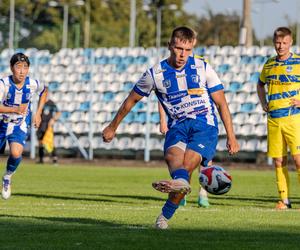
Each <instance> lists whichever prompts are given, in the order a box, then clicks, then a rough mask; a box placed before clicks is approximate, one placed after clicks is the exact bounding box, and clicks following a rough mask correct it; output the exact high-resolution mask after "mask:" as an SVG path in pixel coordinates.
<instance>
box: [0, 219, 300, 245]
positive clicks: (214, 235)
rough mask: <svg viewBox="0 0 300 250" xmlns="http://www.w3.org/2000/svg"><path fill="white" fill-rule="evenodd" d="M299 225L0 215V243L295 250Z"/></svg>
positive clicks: (299, 238) (298, 235)
mask: <svg viewBox="0 0 300 250" xmlns="http://www.w3.org/2000/svg"><path fill="white" fill-rule="evenodd" d="M299 231H300V226H293V227H292V228H291V227H290V226H288V225H286V226H283V227H282V226H281V227H278V226H277V225H276V224H274V225H272V226H270V225H264V226H262V225H260V226H258V227H255V226H254V227H252V228H251V229H247V228H242V229H241V228H238V229H235V228H232V227H227V228H226V227H225V225H224V226H223V227H220V228H216V225H214V226H211V225H199V227H198V228H184V226H182V228H180V229H178V228H177V229H172V228H171V229H170V230H165V231H159V230H155V229H154V228H152V227H150V226H149V225H128V224H126V225H125V224H120V223H116V222H113V221H105V220H97V219H89V218H67V217H38V216H32V217H31V216H12V215H0V243H2V244H1V246H5V248H6V249H77V248H78V249H193V250H194V249H222V250H226V249H230V250H232V249H264V250H268V249H272V250H273V249H276V250H278V249H289V250H292V249H299V241H300V234H299V233H298V232H299Z"/></svg>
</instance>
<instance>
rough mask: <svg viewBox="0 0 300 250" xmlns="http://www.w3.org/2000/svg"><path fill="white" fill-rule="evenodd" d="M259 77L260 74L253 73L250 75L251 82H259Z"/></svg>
mask: <svg viewBox="0 0 300 250" xmlns="http://www.w3.org/2000/svg"><path fill="white" fill-rule="evenodd" d="M259 76H260V73H259V72H253V73H252V74H251V75H250V79H249V82H252V83H257V82H258V80H259Z"/></svg>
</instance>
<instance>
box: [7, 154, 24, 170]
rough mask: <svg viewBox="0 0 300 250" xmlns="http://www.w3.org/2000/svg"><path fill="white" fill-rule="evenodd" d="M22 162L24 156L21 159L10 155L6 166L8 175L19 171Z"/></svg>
mask: <svg viewBox="0 0 300 250" xmlns="http://www.w3.org/2000/svg"><path fill="white" fill-rule="evenodd" d="M21 160H22V156H20V157H19V158H14V157H12V156H11V155H10V156H9V157H8V160H7V165H6V171H7V173H11V174H12V173H14V172H15V171H16V170H17V168H18V166H19V164H20V162H21Z"/></svg>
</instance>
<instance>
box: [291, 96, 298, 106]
mask: <svg viewBox="0 0 300 250" xmlns="http://www.w3.org/2000/svg"><path fill="white" fill-rule="evenodd" d="M291 105H292V106H293V107H296V108H300V100H298V99H295V98H291Z"/></svg>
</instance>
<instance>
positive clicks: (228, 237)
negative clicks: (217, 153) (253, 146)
mask: <svg viewBox="0 0 300 250" xmlns="http://www.w3.org/2000/svg"><path fill="white" fill-rule="evenodd" d="M2 167H3V168H4V163H2ZM230 173H231V175H232V177H233V188H232V190H231V191H230V192H229V193H228V194H226V195H222V196H210V202H211V204H212V206H211V207H210V208H209V209H203V208H198V207H197V204H196V199H197V190H198V183H197V176H196V175H194V176H193V191H192V193H191V195H189V197H188V204H187V206H186V207H182V208H180V209H179V210H178V211H177V212H176V214H175V216H174V217H173V219H172V220H171V221H170V223H169V227H170V229H169V230H166V231H159V230H155V229H154V228H153V224H154V221H155V219H156V217H157V215H158V214H159V213H160V211H161V206H162V205H163V203H164V201H165V199H166V195H164V194H161V193H159V192H157V191H155V190H154V189H153V188H152V187H151V182H152V181H155V180H159V179H164V178H169V177H168V174H167V170H166V168H143V167H139V168H134V167H132V168H124V167H110V168H109V167H95V166H89V167H88V166H79V165H76V166H71V165H69V166H65V165H59V166H57V167H54V166H50V165H42V166H41V165H35V164H29V163H23V164H22V165H21V167H20V168H19V170H18V172H17V173H16V175H15V176H14V177H13V190H12V191H13V195H12V197H11V199H9V200H7V201H5V200H1V201H0V243H1V244H0V249H194V250H195V249H276V250H278V249H289V250H291V249H299V248H300V243H299V242H300V210H299V209H300V192H299V191H300V187H298V184H297V181H296V174H295V173H294V172H292V173H291V184H292V185H291V186H292V190H291V193H292V194H291V196H292V201H293V209H291V210H289V211H276V210H275V209H273V208H274V205H275V202H276V200H277V193H276V187H275V178H274V173H273V171H270V170H266V171H255V170H233V169H230Z"/></svg>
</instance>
